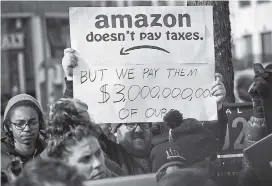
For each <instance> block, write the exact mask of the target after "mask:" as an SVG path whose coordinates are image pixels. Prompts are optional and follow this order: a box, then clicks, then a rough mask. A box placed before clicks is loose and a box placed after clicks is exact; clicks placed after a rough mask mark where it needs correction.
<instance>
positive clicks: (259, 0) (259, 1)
mask: <svg viewBox="0 0 272 186" xmlns="http://www.w3.org/2000/svg"><path fill="white" fill-rule="evenodd" d="M268 2H271V1H268V0H266V1H261V0H258V1H257V3H258V4H262V3H268Z"/></svg>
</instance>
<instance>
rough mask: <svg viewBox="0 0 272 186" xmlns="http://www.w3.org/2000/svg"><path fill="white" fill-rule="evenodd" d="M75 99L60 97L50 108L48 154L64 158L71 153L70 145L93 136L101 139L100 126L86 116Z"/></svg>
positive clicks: (47, 130) (47, 128)
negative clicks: (76, 105) (75, 102)
mask: <svg viewBox="0 0 272 186" xmlns="http://www.w3.org/2000/svg"><path fill="white" fill-rule="evenodd" d="M73 101H74V100H73V99H60V100H58V101H56V102H55V103H54V104H53V105H52V106H51V109H50V116H49V122H48V124H47V126H46V133H47V134H48V135H49V142H48V151H47V153H48V156H50V157H54V158H58V159H63V158H65V156H66V155H67V153H69V150H68V149H69V148H67V147H69V146H71V145H75V144H76V143H77V142H78V141H80V140H82V139H83V138H86V137H90V136H93V137H95V138H97V139H99V136H100V134H101V132H100V130H99V128H98V127H97V126H96V125H95V123H94V122H92V121H91V120H90V119H86V117H85V118H84V117H83V115H82V113H83V112H87V111H86V110H85V111H84V110H79V109H77V108H76V107H75V105H74V102H73Z"/></svg>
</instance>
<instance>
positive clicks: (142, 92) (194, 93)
mask: <svg viewBox="0 0 272 186" xmlns="http://www.w3.org/2000/svg"><path fill="white" fill-rule="evenodd" d="M113 87H114V88H113V89H114V90H115V91H114V93H113V94H115V96H114V95H111V94H112V93H110V92H109V91H108V90H109V89H110V88H109V85H108V84H104V85H102V86H101V88H100V92H101V94H102V100H101V101H99V102H98V103H107V102H108V101H110V100H111V97H113V96H114V99H115V100H112V101H113V103H118V102H125V101H135V100H139V99H150V98H151V99H166V98H173V99H182V100H189V101H191V100H192V99H200V98H207V97H209V96H212V95H211V92H210V90H209V89H206V88H198V89H196V90H193V89H192V88H182V89H181V88H168V87H160V86H152V87H150V86H139V85H130V86H125V85H122V84H114V85H113ZM111 89H112V87H111Z"/></svg>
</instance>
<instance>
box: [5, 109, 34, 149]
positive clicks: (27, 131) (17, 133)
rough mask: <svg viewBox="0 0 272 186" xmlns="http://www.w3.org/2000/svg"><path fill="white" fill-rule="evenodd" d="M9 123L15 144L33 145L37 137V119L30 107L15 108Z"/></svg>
mask: <svg viewBox="0 0 272 186" xmlns="http://www.w3.org/2000/svg"><path fill="white" fill-rule="evenodd" d="M10 122H11V123H10V130H11V132H12V133H13V137H14V139H15V140H16V141H17V142H19V143H21V144H26V145H29V144H32V143H35V141H36V139H37V137H38V135H39V117H38V114H37V112H36V111H35V110H34V109H33V108H32V107H26V106H20V107H17V108H15V109H14V110H13V112H12V113H11V117H10Z"/></svg>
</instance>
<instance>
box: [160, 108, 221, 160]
mask: <svg viewBox="0 0 272 186" xmlns="http://www.w3.org/2000/svg"><path fill="white" fill-rule="evenodd" d="M164 121H165V122H166V124H167V125H168V127H169V128H170V130H169V141H173V142H175V143H176V144H177V146H178V147H179V149H180V151H181V152H183V157H184V158H185V159H186V160H187V163H188V164H189V165H192V164H194V163H196V162H200V161H203V160H205V158H207V157H210V156H212V155H213V154H214V153H216V151H217V147H218V144H219V142H218V140H217V139H216V137H215V136H214V134H213V133H212V132H210V131H209V130H207V129H206V128H205V127H204V126H203V122H200V121H198V120H196V119H193V118H187V119H183V118H182V114H181V113H179V111H176V110H171V111H169V113H168V114H166V115H165V118H164ZM169 121H170V122H169ZM177 121H178V122H177Z"/></svg>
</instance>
